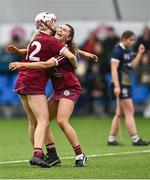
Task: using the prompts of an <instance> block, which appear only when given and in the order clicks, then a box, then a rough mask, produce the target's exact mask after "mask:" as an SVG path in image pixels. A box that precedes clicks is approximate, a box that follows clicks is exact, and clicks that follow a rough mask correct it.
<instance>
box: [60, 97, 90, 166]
mask: <svg viewBox="0 0 150 180" xmlns="http://www.w3.org/2000/svg"><path fill="white" fill-rule="evenodd" d="M74 105H75V103H74V102H73V101H72V100H70V99H67V98H61V99H60V100H59V104H58V111H57V123H58V125H59V126H60V128H61V129H62V131H63V132H64V134H65V135H66V137H67V139H68V140H69V142H70V144H71V146H72V147H73V149H74V152H75V154H76V162H75V165H76V166H78V167H81V166H84V165H85V163H86V161H87V158H86V156H85V155H84V154H83V152H82V150H81V147H80V143H79V140H78V137H77V134H76V132H75V130H74V129H73V127H72V126H71V125H70V123H69V118H70V116H71V114H72V112H73V109H74Z"/></svg>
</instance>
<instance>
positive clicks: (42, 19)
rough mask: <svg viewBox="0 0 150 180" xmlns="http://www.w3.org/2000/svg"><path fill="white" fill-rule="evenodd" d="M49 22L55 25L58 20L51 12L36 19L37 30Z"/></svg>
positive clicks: (42, 13)
mask: <svg viewBox="0 0 150 180" xmlns="http://www.w3.org/2000/svg"><path fill="white" fill-rule="evenodd" d="M47 21H51V22H52V24H53V25H55V23H56V21H57V18H56V16H55V14H53V13H49V12H41V13H39V14H38V15H36V17H35V25H36V28H37V29H39V27H40V26H42V25H43V24H46V22H47Z"/></svg>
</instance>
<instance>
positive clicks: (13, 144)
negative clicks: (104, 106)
mask: <svg viewBox="0 0 150 180" xmlns="http://www.w3.org/2000/svg"><path fill="white" fill-rule="evenodd" d="M136 122H137V126H138V132H139V134H140V136H142V137H143V139H147V140H148V139H149V138H150V137H149V127H150V120H148V119H147V120H144V119H142V118H137V120H136ZM71 124H72V125H73V127H74V128H75V129H76V131H77V133H78V136H79V139H80V142H81V146H82V148H83V150H84V152H85V153H86V154H87V155H88V156H90V155H102V156H96V157H89V161H88V164H87V166H86V167H85V168H75V167H73V166H74V158H72V159H63V158H64V157H73V156H74V153H73V150H72V148H71V146H70V144H69V143H68V141H67V139H66V138H65V136H64V134H63V133H62V132H61V130H60V129H59V127H58V126H57V124H56V122H55V121H53V122H52V128H53V132H54V135H55V140H56V146H57V150H58V153H59V156H60V157H61V158H62V166H61V167H53V168H50V169H43V168H40V167H32V166H30V165H29V164H28V163H27V162H21V163H10V164H8V163H3V164H2V163H1V162H7V161H17V160H28V159H30V158H31V156H32V146H31V144H30V141H29V138H28V131H27V127H28V122H27V120H25V119H11V120H6V119H0V179H1V178H3V179H5V178H7V179H8V178H9V179H148V178H150V170H149V169H150V153H142V152H141V151H144V150H149V147H150V146H147V147H133V146H131V139H130V137H129V135H128V132H127V130H126V128H125V126H124V124H123V123H122V136H123V143H124V145H123V146H120V147H108V146H107V145H106V142H107V138H108V133H109V129H110V124H111V118H110V117H108V118H98V117H73V118H72V119H71ZM132 151H139V152H141V153H137V154H136V153H135V154H120V155H119V154H118V155H113V156H107V155H105V156H104V154H106V153H115V154H116V153H123V152H132Z"/></svg>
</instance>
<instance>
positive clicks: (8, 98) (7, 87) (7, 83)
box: [0, 73, 150, 104]
mask: <svg viewBox="0 0 150 180" xmlns="http://www.w3.org/2000/svg"><path fill="white" fill-rule="evenodd" d="M16 77H17V74H11V75H0V104H19V103H20V100H19V97H18V95H17V94H16V93H15V92H13V88H14V85H15V81H16ZM105 78H106V82H107V83H108V87H109V88H110V85H111V75H110V74H106V75H105ZM52 91H53V86H52V84H51V81H48V84H47V86H46V95H47V96H50V94H51V93H52ZM132 91H133V96H132V98H133V101H134V102H135V103H139V102H141V103H144V102H145V101H146V100H147V99H148V97H149V94H150V88H149V87H147V86H146V85H139V84H138V82H137V79H136V74H135V73H133V89H132Z"/></svg>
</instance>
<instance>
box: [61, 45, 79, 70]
mask: <svg viewBox="0 0 150 180" xmlns="http://www.w3.org/2000/svg"><path fill="white" fill-rule="evenodd" d="M62 55H63V56H65V57H67V58H68V59H69V61H70V62H71V64H72V66H73V68H74V69H77V65H78V63H77V58H76V56H75V55H74V54H73V53H71V52H70V51H69V50H68V49H65V50H64V51H63V52H62Z"/></svg>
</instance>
